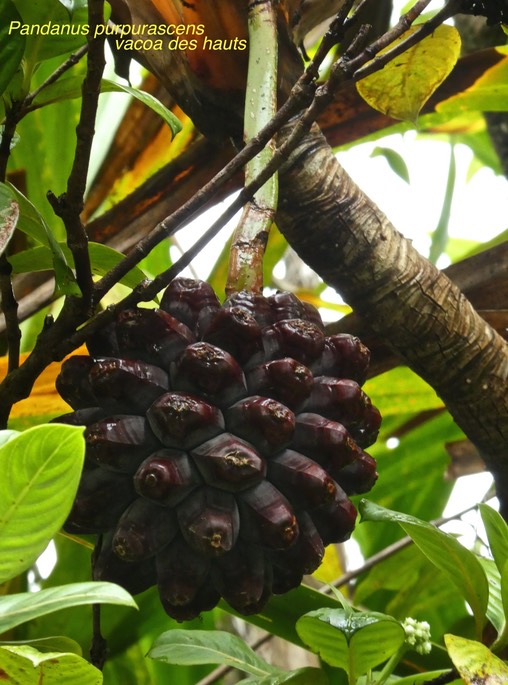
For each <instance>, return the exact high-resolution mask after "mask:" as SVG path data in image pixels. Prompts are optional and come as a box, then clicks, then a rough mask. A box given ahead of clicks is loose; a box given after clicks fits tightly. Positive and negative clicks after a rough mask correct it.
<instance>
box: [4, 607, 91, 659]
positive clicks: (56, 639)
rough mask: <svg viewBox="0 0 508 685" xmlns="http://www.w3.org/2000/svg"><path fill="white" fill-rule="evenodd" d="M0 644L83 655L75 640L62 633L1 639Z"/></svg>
mask: <svg viewBox="0 0 508 685" xmlns="http://www.w3.org/2000/svg"><path fill="white" fill-rule="evenodd" d="M32 597H33V594H32ZM2 645H13V646H15V647H21V646H22V645H27V646H29V647H33V648H34V649H37V650H38V651H39V652H65V653H66V654H76V655H77V656H83V650H82V649H81V646H80V645H79V644H78V643H77V642H76V641H75V640H71V638H70V637H64V636H62V635H54V636H52V637H41V638H39V639H38V640H23V642H20V641H17V642H12V641H10V640H2Z"/></svg>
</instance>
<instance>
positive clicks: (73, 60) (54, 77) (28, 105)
mask: <svg viewBox="0 0 508 685" xmlns="http://www.w3.org/2000/svg"><path fill="white" fill-rule="evenodd" d="M87 52H88V43H86V44H85V45H83V46H82V47H80V48H79V50H76V52H74V53H73V54H72V55H70V56H69V57H68V58H67V59H66V60H65V62H63V63H62V64H61V65H60V66H59V67H58V68H57V69H55V71H54V72H53V73H52V74H50V75H49V76H48V78H47V79H46V80H45V81H43V83H41V85H40V86H38V87H37V88H36V89H35V90H33V91H32V92H31V93H29V94H28V95H27V96H26V98H25V99H24V100H23V102H22V104H21V116H25V115H26V114H28V113H29V112H32V111H34V110H35V109H36V107H35V106H34V107H32V103H33V101H34V100H35V98H36V97H37V96H38V95H39V94H40V93H41V92H42V91H43V90H44V89H45V88H47V87H48V86H51V85H52V84H53V83H55V82H56V81H58V79H59V78H60V76H62V75H63V74H65V72H67V71H69V69H71V68H72V67H73V66H74V65H75V64H77V63H78V62H79V61H80V60H81V58H82V57H84V56H85V55H86V53H87Z"/></svg>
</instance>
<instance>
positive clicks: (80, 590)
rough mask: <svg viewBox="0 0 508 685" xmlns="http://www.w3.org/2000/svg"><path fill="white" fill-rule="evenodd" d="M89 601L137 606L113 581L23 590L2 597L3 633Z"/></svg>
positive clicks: (0, 619)
mask: <svg viewBox="0 0 508 685" xmlns="http://www.w3.org/2000/svg"><path fill="white" fill-rule="evenodd" d="M86 604H119V605H121V606H128V607H136V602H135V601H134V600H133V599H132V597H131V595H130V594H129V593H128V592H126V591H125V590H124V589H123V588H121V587H119V586H118V585H115V584H114V583H103V582H89V583H71V584H69V585H62V586H61V587H52V588H47V589H45V590H39V592H37V593H31V592H22V593H20V594H15V595H7V596H6V597H0V633H3V632H5V631H6V630H10V629H11V628H14V627H15V626H18V625H20V624H21V623H25V621H32V620H33V619H35V618H39V617H40V616H45V615H46V614H50V613H52V612H53V611H59V610H60V609H67V608H69V607H75V606H83V605H86Z"/></svg>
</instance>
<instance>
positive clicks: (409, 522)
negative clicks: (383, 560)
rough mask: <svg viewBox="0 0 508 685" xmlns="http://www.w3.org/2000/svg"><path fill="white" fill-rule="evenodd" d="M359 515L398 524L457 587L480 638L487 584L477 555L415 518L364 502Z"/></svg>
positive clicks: (449, 536)
mask: <svg viewBox="0 0 508 685" xmlns="http://www.w3.org/2000/svg"><path fill="white" fill-rule="evenodd" d="M360 513H361V516H362V520H367V521H392V522H394V523H398V524H399V525H400V526H401V527H402V528H403V530H404V531H405V532H406V533H407V535H409V536H410V537H411V539H412V540H413V542H414V543H415V545H417V546H418V547H419V548H420V549H421V551H422V552H423V553H424V554H425V556H427V557H428V558H429V559H430V560H431V561H432V563H433V564H435V565H436V566H437V567H438V568H439V569H441V570H442V571H443V572H444V573H446V575H447V576H448V578H449V579H450V580H451V582H452V583H454V585H456V587H457V588H458V590H459V591H460V592H461V594H462V596H463V597H464V599H465V600H466V601H467V602H468V604H469V606H470V607H471V610H472V612H473V615H474V617H475V622H476V628H477V633H478V634H481V630H482V628H483V625H484V624H485V619H486V613H487V606H488V599H489V584H488V580H487V576H486V573H485V571H484V570H483V568H482V566H481V564H480V562H479V561H478V558H477V557H476V555H475V554H473V552H471V551H469V550H468V549H466V548H465V547H463V546H462V545H461V544H460V542H458V540H457V539H456V538H454V537H453V536H451V535H448V534H447V533H444V532H443V531H441V530H439V529H438V528H436V527H435V526H432V525H431V524H430V523H427V522H426V521H421V520H420V519H417V518H415V517H414V516H409V515H407V514H402V513H399V512H396V511H390V510H389V509H385V508H383V507H380V506H378V505H377V504H374V503H373V502H369V501H367V500H362V502H361V504H360Z"/></svg>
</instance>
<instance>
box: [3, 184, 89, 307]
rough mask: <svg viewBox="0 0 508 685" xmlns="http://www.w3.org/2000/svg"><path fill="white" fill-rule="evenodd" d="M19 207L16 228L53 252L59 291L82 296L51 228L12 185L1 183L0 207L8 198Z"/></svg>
mask: <svg viewBox="0 0 508 685" xmlns="http://www.w3.org/2000/svg"><path fill="white" fill-rule="evenodd" d="M9 197H10V198H12V199H14V201H15V202H17V203H18V205H19V210H20V213H19V218H18V222H17V225H16V227H17V228H19V230H20V231H23V233H26V234H27V235H29V236H30V237H31V238H33V239H34V240H36V241H37V242H39V243H42V244H43V245H46V246H47V247H48V248H49V250H50V251H51V256H52V261H53V269H54V271H55V280H56V287H57V291H58V292H59V293H61V294H65V295H80V294H81V293H80V290H79V288H78V286H77V284H76V280H75V278H74V275H73V273H72V271H71V270H70V268H69V266H68V264H67V261H66V259H65V255H64V253H63V251H62V248H61V247H60V245H59V243H58V242H57V240H56V239H55V236H54V235H53V233H52V231H51V229H50V227H49V226H48V225H47V223H46V222H45V221H44V219H43V217H42V215H41V214H40V213H39V212H38V211H37V209H36V208H35V207H34V205H33V204H32V203H31V202H30V200H29V199H28V198H26V197H25V196H24V195H23V194H22V193H20V192H19V190H17V189H16V188H15V187H14V186H13V185H11V184H10V183H8V184H5V183H0V205H1V204H3V203H4V202H5V201H7V199H8V198H9Z"/></svg>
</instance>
